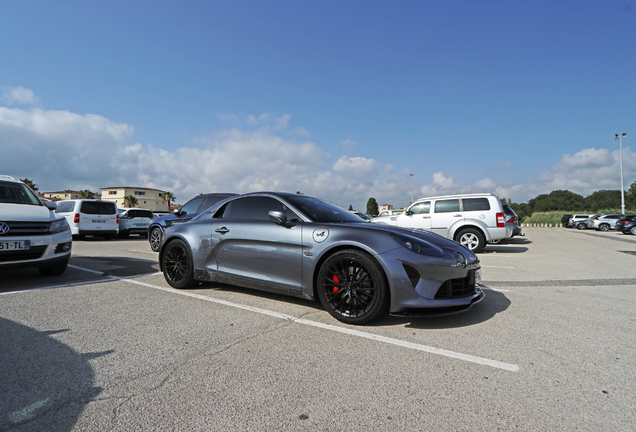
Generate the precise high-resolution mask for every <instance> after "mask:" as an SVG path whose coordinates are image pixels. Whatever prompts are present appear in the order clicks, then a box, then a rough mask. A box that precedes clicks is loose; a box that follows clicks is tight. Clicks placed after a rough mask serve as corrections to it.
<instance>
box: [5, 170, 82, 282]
mask: <svg viewBox="0 0 636 432" xmlns="http://www.w3.org/2000/svg"><path fill="white" fill-rule="evenodd" d="M54 209H55V203H51V202H48V201H47V202H46V203H43V202H42V201H41V200H40V198H38V196H37V195H36V194H35V193H34V192H33V191H32V190H31V189H29V188H28V187H27V186H26V185H25V184H24V183H22V182H21V181H18V180H16V179H14V178H13V177H9V176H3V175H0V270H5V269H15V268H19V267H37V268H38V269H39V270H40V273H42V274H43V275H45V276H53V275H59V274H62V273H64V270H66V266H67V265H68V259H69V258H70V256H71V243H72V240H71V230H70V229H69V226H68V223H67V222H66V219H64V218H61V217H59V216H57V215H55V213H53V212H52V211H51V210H54Z"/></svg>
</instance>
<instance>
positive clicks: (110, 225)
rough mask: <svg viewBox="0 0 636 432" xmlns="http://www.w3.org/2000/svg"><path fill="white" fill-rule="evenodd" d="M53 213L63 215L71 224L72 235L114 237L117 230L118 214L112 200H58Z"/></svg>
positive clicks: (78, 236)
mask: <svg viewBox="0 0 636 432" xmlns="http://www.w3.org/2000/svg"><path fill="white" fill-rule="evenodd" d="M55 213H57V214H58V215H60V216H64V217H65V218H66V221H67V222H68V224H69V225H70V226H71V232H72V233H73V237H74V238H77V239H83V238H84V237H85V236H87V235H88V236H93V237H103V238H104V239H106V240H111V239H113V238H115V236H116V235H117V233H118V232H119V214H118V213H117V204H116V203H115V202H114V201H102V200H95V199H76V200H66V201H60V202H59V203H58V204H57V208H56V209H55Z"/></svg>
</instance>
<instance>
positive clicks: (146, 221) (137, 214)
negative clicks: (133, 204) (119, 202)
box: [117, 208, 155, 238]
mask: <svg viewBox="0 0 636 432" xmlns="http://www.w3.org/2000/svg"><path fill="white" fill-rule="evenodd" d="M117 211H118V212H119V237H123V238H126V237H128V236H129V235H130V234H139V235H140V236H143V237H147V236H148V225H150V222H152V220H153V219H154V218H155V215H154V214H153V213H152V212H151V211H150V210H147V209H139V208H120V209H117Z"/></svg>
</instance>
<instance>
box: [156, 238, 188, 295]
mask: <svg viewBox="0 0 636 432" xmlns="http://www.w3.org/2000/svg"><path fill="white" fill-rule="evenodd" d="M162 259H163V276H164V277H165V278H166V282H168V284H169V285H170V286H171V287H173V288H179V289H181V288H190V287H192V286H194V285H195V282H194V264H193V262H192V254H191V253H190V249H189V248H188V245H187V244H186V243H185V242H184V241H183V240H179V239H176V240H172V241H171V242H170V243H168V245H167V246H166V248H165V249H164V251H163V258H162Z"/></svg>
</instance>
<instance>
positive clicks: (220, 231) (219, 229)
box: [214, 227, 230, 234]
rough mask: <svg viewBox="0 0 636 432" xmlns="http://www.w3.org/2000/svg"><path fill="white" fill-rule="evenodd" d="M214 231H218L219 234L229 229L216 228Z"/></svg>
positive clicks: (225, 232)
mask: <svg viewBox="0 0 636 432" xmlns="http://www.w3.org/2000/svg"><path fill="white" fill-rule="evenodd" d="M214 231H216V232H218V233H219V234H227V233H229V232H230V230H229V229H227V228H225V227H222V228H217V229H215V230H214Z"/></svg>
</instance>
